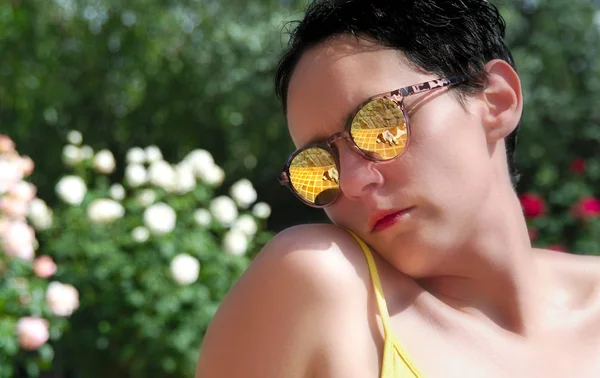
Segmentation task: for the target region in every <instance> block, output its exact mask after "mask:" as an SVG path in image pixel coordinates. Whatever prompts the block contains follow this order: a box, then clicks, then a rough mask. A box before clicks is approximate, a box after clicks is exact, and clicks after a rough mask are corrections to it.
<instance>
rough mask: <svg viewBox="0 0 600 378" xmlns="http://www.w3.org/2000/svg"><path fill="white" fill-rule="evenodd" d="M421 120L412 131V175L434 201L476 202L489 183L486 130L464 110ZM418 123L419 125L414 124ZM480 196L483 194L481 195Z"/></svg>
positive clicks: (450, 203) (489, 161) (446, 203)
mask: <svg viewBox="0 0 600 378" xmlns="http://www.w3.org/2000/svg"><path fill="white" fill-rule="evenodd" d="M453 114H454V115H456V114H460V116H458V117H457V116H455V117H453V118H452V117H451V116H450V115H449V114H444V112H443V111H441V114H439V115H436V116H435V117H433V116H424V117H421V119H419V123H418V125H424V126H423V127H421V128H420V129H417V128H413V132H412V140H411V145H410V147H409V149H410V154H408V155H409V156H410V158H411V159H410V160H412V161H410V163H411V164H412V167H413V168H414V169H411V170H410V174H411V176H413V179H414V180H416V181H417V182H421V183H422V184H423V185H424V186H425V188H423V189H425V192H426V193H427V194H429V196H430V197H431V198H430V199H431V200H434V201H436V202H438V201H439V202H443V203H444V207H445V206H446V205H448V206H451V205H452V204H460V205H461V206H462V205H464V204H465V203H469V202H473V200H475V197H477V196H478V195H480V194H483V192H485V186H486V185H487V183H488V182H489V181H490V178H491V177H490V175H491V172H492V160H491V158H490V154H489V151H488V146H487V142H486V138H485V133H484V131H483V128H482V127H481V126H480V125H478V123H477V120H476V119H474V118H473V117H471V116H469V115H468V114H466V113H465V112H464V110H462V108H461V109H459V110H454V112H453ZM415 123H416V122H415ZM478 193H480V194H478Z"/></svg>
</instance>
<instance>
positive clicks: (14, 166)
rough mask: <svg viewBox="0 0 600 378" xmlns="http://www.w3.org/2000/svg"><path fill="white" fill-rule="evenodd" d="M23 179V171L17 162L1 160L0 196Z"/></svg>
mask: <svg viewBox="0 0 600 378" xmlns="http://www.w3.org/2000/svg"><path fill="white" fill-rule="evenodd" d="M22 178H23V171H22V170H21V167H20V166H19V164H18V161H17V160H7V159H1V158H0V194H2V193H5V192H6V191H7V190H8V189H10V188H11V187H12V186H13V185H15V184H16V183H17V182H19V181H21V179H22Z"/></svg>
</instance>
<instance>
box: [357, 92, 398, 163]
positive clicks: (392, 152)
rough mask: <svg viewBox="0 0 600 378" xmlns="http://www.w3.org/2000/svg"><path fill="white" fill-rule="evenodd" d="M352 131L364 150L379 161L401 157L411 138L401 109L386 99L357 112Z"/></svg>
mask: <svg viewBox="0 0 600 378" xmlns="http://www.w3.org/2000/svg"><path fill="white" fill-rule="evenodd" d="M350 134H351V135H352V139H353V140H354V143H356V145H357V146H358V147H359V148H360V149H361V150H363V151H365V152H366V153H367V154H368V155H370V156H374V157H375V158H377V159H380V160H388V159H392V158H394V157H396V156H398V155H399V154H400V153H401V152H402V151H404V147H405V146H406V140H407V138H408V133H407V129H406V122H405V119H404V114H403V113H402V110H401V109H400V107H399V106H398V105H397V104H396V103H395V102H393V101H392V100H388V99H385V98H380V99H376V100H373V101H371V102H368V103H367V104H365V105H364V106H363V107H362V108H361V109H360V110H359V111H358V113H356V116H355V117H354V119H353V121H352V127H351V129H350Z"/></svg>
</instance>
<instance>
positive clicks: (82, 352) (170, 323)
mask: <svg viewBox="0 0 600 378" xmlns="http://www.w3.org/2000/svg"><path fill="white" fill-rule="evenodd" d="M71 147H75V146H71ZM76 148H77V147H76ZM146 151H148V149H147V150H146ZM154 151H157V150H156V148H154ZM158 154H159V155H158V156H155V157H154V158H152V160H151V158H150V153H146V157H145V158H144V157H142V159H144V160H145V163H142V162H139V161H138V162H137V163H135V164H138V166H143V167H144V169H146V170H147V175H146V176H147V178H148V179H147V181H146V182H145V183H143V184H139V183H134V181H132V180H131V179H130V176H126V180H125V181H124V182H123V185H122V186H121V184H120V183H117V184H114V183H111V182H110V179H109V178H108V177H107V176H106V175H105V174H108V173H110V172H111V171H113V170H114V169H115V168H116V167H114V165H113V164H112V163H111V162H110V159H109V161H108V163H107V164H102V163H101V162H99V161H98V156H100V155H101V153H100V152H98V153H96V154H95V156H94V157H93V158H82V159H79V160H76V161H68V160H67V161H68V163H69V164H71V165H72V170H73V171H74V172H76V173H77V174H76V175H68V176H65V177H66V178H68V179H69V180H73V179H76V180H80V179H81V180H82V181H83V182H85V187H83V191H82V193H83V195H84V196H83V198H82V199H81V196H80V195H79V194H78V193H79V192H80V191H81V190H82V189H81V188H79V189H78V187H77V186H76V185H73V184H72V181H71V184H69V185H66V184H65V183H66V182H67V181H66V180H65V178H63V179H61V181H59V183H58V184H57V186H56V191H57V193H58V195H59V197H60V198H61V199H62V200H63V201H64V203H61V204H59V205H57V206H56V207H55V209H54V214H55V216H54V219H55V221H54V224H53V225H52V228H50V229H49V230H47V231H45V232H43V233H41V234H40V242H41V244H42V245H43V249H44V251H45V253H47V254H49V255H51V256H52V257H53V258H54V259H55V260H56V261H57V263H58V264H59V266H61V269H59V271H58V272H57V277H59V278H60V279H61V280H63V281H64V282H68V283H70V284H72V285H74V286H75V287H77V288H78V289H79V291H80V301H81V307H80V309H79V311H78V312H77V313H76V314H74V316H73V317H72V319H71V330H70V331H69V332H67V333H66V334H65V338H64V342H62V343H61V347H62V352H63V353H64V354H66V355H68V356H70V357H69V361H68V366H70V367H71V368H75V369H76V371H77V372H78V374H81V375H82V376H85V377H107V376H110V377H113V376H115V377H116V376H118V377H142V376H161V377H182V376H192V375H193V372H194V369H195V364H196V360H197V357H198V351H199V348H200V344H201V342H202V338H203V335H204V332H205V331H206V328H207V326H208V323H209V321H210V319H211V318H212V316H213V314H214V312H215V311H216V309H217V307H218V305H219V303H220V301H221V300H222V298H223V297H224V295H225V294H226V293H227V291H228V290H229V289H230V288H231V285H232V284H233V283H234V282H235V281H236V280H237V278H238V277H239V276H240V274H241V273H242V272H243V271H244V270H245V269H246V268H247V266H248V263H249V261H250V259H251V258H252V257H253V256H254V254H255V253H256V252H257V251H258V250H259V249H260V247H261V246H262V245H263V243H265V242H266V241H267V240H268V239H269V238H270V233H268V232H265V231H262V230H261V229H262V228H263V227H264V224H263V223H264V220H263V218H264V216H265V215H264V214H263V215H260V214H259V213H258V212H257V211H256V207H255V208H254V213H255V214H257V216H255V215H252V211H251V210H248V208H249V205H250V204H251V202H253V200H252V199H253V197H254V198H255V194H254V195H253V194H252V193H254V192H253V189H251V188H248V187H246V188H245V190H246V192H244V191H243V190H242V191H241V192H240V189H239V185H238V189H237V191H236V189H234V187H235V186H234V187H232V189H231V193H232V196H233V198H235V199H236V201H237V203H238V205H239V209H238V207H236V205H235V204H234V201H233V200H232V199H227V201H229V203H231V206H233V208H223V207H220V208H219V207H218V206H216V205H215V204H216V203H217V202H218V201H220V200H222V199H223V198H224V197H220V199H219V198H213V197H214V189H215V187H216V186H217V185H218V182H215V183H213V184H212V185H209V184H206V183H205V182H202V181H200V180H198V181H196V182H195V183H194V184H193V185H191V186H190V185H185V186H183V187H182V186H181V184H180V182H181V181H179V180H180V179H179V177H180V176H179V173H180V170H186V169H187V170H189V172H195V173H196V174H197V175H199V174H200V173H201V171H203V170H206V169H208V168H210V166H209V165H210V159H208V160H207V158H206V156H207V152H206V151H202V152H198V151H196V152H195V153H192V154H190V155H188V157H187V158H186V160H185V161H183V162H180V163H179V164H178V165H177V167H175V166H173V167H171V166H170V165H169V164H167V163H166V162H164V161H163V160H161V158H160V152H158ZM142 155H143V154H142ZM198 155H201V156H202V158H198V159H201V160H198V159H197V160H194V156H198ZM128 159H131V160H133V155H132V154H130V156H129V157H128ZM136 159H137V158H136ZM105 163H106V162H105ZM133 164H134V163H133V162H130V164H129V165H133ZM161 167H162V168H161ZM99 172H104V174H102V173H99ZM173 173H175V174H174V175H173ZM198 177H199V176H198ZM79 178H80V179H79ZM243 181H244V180H242V182H243ZM239 182H240V181H238V183H239ZM248 191H249V192H250V193H249V195H248ZM148 194H150V196H148ZM111 196H112V198H113V199H112V200H111V199H110V198H111ZM77 198H80V199H81V202H80V203H79V200H78V199H77ZM144 198H145V199H144ZM148 198H149V199H148ZM244 198H246V202H244ZM248 198H249V199H250V200H247V199H248ZM159 208H160V209H162V210H161V211H158V210H157V209H159ZM151 209H154V212H152V210H151ZM165 209H166V210H165ZM198 209H202V210H200V211H201V212H203V213H204V214H205V215H207V214H208V210H207V209H210V212H211V213H212V218H209V217H207V216H205V217H203V218H201V217H199V216H198ZM238 211H239V212H240V213H243V214H242V215H240V216H238ZM227 212H230V213H231V212H233V214H229V215H228V214H224V213H227ZM170 214H171V215H170ZM244 214H245V215H244ZM171 216H174V217H176V218H175V219H172V220H169V218H170V217H171ZM261 217H263V218H261ZM225 218H230V219H237V220H235V221H233V222H225V221H223V219H225ZM211 219H212V220H211ZM242 219H245V223H244V224H242V221H241V220H242ZM248 222H249V223H250V227H249V226H248ZM140 231H141V232H140ZM228 235H229V236H228ZM232 235H233V236H236V235H237V236H236V237H237V238H238V239H236V240H238V242H237V243H238V244H235V243H234V245H231V243H233V242H228V238H229V237H232ZM239 238H242V240H241V242H240V241H239V240H240V239H239ZM228 243H229V244H228ZM239 243H242V245H241V247H240V246H239ZM181 256H185V257H184V260H181V261H183V266H182V265H181V264H179V265H178V263H176V261H177V260H178V259H180V258H181ZM194 264H199V272H198V271H196V272H195V271H194V269H195V268H194V267H193V266H194Z"/></svg>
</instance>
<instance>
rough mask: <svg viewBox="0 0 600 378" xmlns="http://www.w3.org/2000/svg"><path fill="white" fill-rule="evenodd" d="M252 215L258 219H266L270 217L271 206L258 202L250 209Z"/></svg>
mask: <svg viewBox="0 0 600 378" xmlns="http://www.w3.org/2000/svg"><path fill="white" fill-rule="evenodd" d="M252 214H254V216H255V217H257V218H259V219H267V218H268V217H269V216H270V215H271V206H269V205H268V204H266V203H264V202H259V203H257V204H256V205H254V207H253V208H252Z"/></svg>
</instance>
